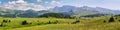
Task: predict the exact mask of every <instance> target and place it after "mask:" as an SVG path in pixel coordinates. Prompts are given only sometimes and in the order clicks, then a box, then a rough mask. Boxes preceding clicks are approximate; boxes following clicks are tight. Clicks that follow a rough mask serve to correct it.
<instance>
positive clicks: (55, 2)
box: [51, 0, 61, 5]
mask: <svg viewBox="0 0 120 30" xmlns="http://www.w3.org/2000/svg"><path fill="white" fill-rule="evenodd" d="M51 4H52V5H59V4H61V3H60V2H58V1H55V0H53V1H51Z"/></svg>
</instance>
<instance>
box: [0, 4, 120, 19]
mask: <svg viewBox="0 0 120 30" xmlns="http://www.w3.org/2000/svg"><path fill="white" fill-rule="evenodd" d="M45 13H64V14H69V15H71V16H86V15H94V14H109V15H118V14H120V11H119V10H111V9H107V8H102V7H88V6H82V7H75V6H69V5H64V6H62V7H57V6H56V7H54V8H51V9H48V10H41V11H34V10H31V9H29V10H26V11H23V10H11V9H5V8H2V7H0V16H8V17H28V18H33V17H37V16H39V15H42V14H45Z"/></svg>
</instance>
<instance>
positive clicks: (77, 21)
mask: <svg viewBox="0 0 120 30" xmlns="http://www.w3.org/2000/svg"><path fill="white" fill-rule="evenodd" d="M79 22H80V20H76V21H75V22H73V23H72V24H76V23H79Z"/></svg>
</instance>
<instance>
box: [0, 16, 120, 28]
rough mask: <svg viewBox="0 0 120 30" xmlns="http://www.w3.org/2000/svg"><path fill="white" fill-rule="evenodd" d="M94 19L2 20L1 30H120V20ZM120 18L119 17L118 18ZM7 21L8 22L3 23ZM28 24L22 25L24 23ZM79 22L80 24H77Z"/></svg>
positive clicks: (0, 21) (0, 20) (0, 19)
mask: <svg viewBox="0 0 120 30" xmlns="http://www.w3.org/2000/svg"><path fill="white" fill-rule="evenodd" d="M115 18H116V17H114V20H115V21H114V22H109V19H110V17H109V16H108V17H104V16H103V17H94V18H75V19H66V18H0V23H1V25H2V26H0V30H120V22H119V19H115ZM117 18H119V17H117ZM3 20H6V21H7V22H3ZM23 21H26V24H24V25H22V22H23ZM77 21H78V22H77Z"/></svg>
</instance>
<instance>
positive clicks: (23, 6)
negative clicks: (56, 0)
mask: <svg viewBox="0 0 120 30" xmlns="http://www.w3.org/2000/svg"><path fill="white" fill-rule="evenodd" d="M4 8H7V9H14V10H29V9H32V10H36V11H39V10H44V9H45V7H43V6H41V5H37V4H33V3H27V2H26V1H24V0H18V1H12V2H8V3H7V4H6V5H4Z"/></svg>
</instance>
